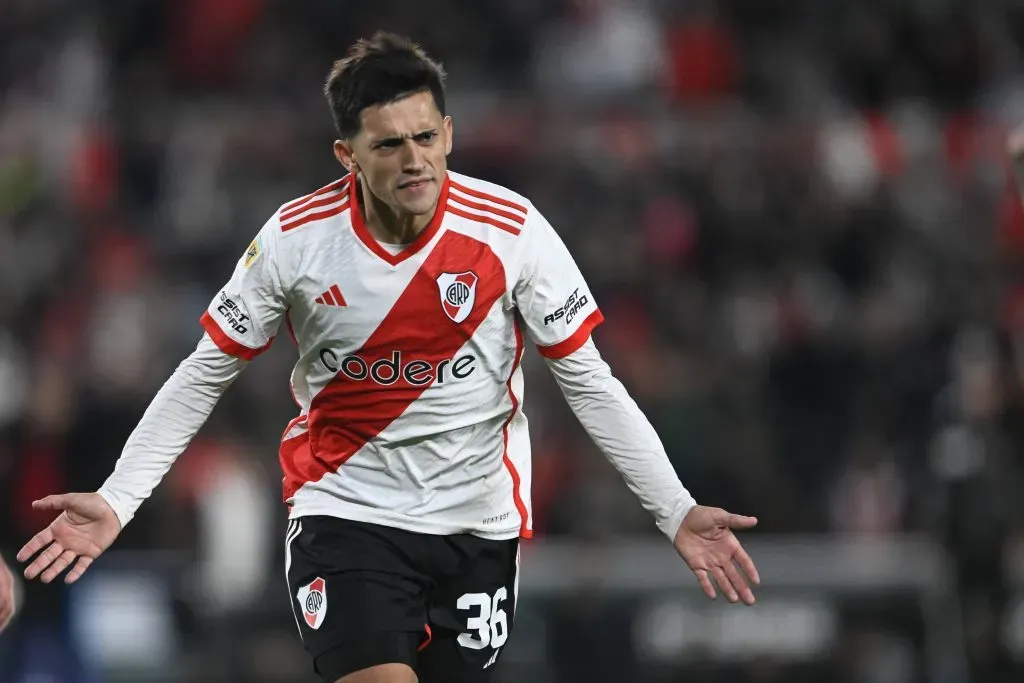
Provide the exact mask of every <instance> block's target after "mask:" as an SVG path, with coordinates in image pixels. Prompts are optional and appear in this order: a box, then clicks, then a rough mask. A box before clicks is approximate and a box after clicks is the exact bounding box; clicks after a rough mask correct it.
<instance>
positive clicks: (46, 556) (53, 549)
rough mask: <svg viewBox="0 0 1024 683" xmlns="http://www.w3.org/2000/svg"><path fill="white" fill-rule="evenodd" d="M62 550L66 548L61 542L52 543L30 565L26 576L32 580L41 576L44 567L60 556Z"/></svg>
mask: <svg viewBox="0 0 1024 683" xmlns="http://www.w3.org/2000/svg"><path fill="white" fill-rule="evenodd" d="M62 552H64V548H62V547H61V545H60V543H56V542H54V543H52V544H51V545H50V547H49V548H47V549H46V550H44V551H43V552H42V554H41V555H40V556H39V557H37V558H36V559H35V561H34V562H33V563H32V564H30V565H29V566H28V568H27V569H26V570H25V578H26V579H30V580H31V579H34V578H36V577H37V576H39V574H40V573H41V572H42V571H43V570H44V569H46V568H47V567H49V566H50V564H51V563H52V562H53V561H54V560H56V559H57V558H58V557H60V554H61V553H62Z"/></svg>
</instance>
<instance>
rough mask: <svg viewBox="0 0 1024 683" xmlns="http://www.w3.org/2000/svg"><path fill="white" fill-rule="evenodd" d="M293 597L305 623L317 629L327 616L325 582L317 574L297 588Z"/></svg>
mask: <svg viewBox="0 0 1024 683" xmlns="http://www.w3.org/2000/svg"><path fill="white" fill-rule="evenodd" d="M295 597H296V599H298V601H299V607H301V608H302V617H303V618H304V619H305V620H306V624H308V625H309V627H310V628H311V629H313V630H314V631H315V630H317V629H319V628H320V626H321V625H322V624H323V623H324V617H326V616H327V582H326V581H324V580H323V579H322V578H320V577H319V576H318V577H316V578H315V579H313V580H312V581H310V582H309V583H307V584H306V585H305V586H302V587H301V588H299V592H298V593H296V595H295Z"/></svg>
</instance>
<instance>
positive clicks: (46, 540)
mask: <svg viewBox="0 0 1024 683" xmlns="http://www.w3.org/2000/svg"><path fill="white" fill-rule="evenodd" d="M51 543H53V532H52V531H50V528H49V527H47V528H45V529H43V530H42V531H40V532H39V533H38V534H36V535H35V536H33V537H32V539H31V540H30V541H29V542H28V543H26V544H25V545H23V546H22V547H21V550H19V551H18V555H17V558H18V562H25V561H26V560H28V558H30V557H32V556H33V555H35V554H36V553H38V552H39V551H40V550H42V549H43V548H45V547H46V546H48V545H50V544H51Z"/></svg>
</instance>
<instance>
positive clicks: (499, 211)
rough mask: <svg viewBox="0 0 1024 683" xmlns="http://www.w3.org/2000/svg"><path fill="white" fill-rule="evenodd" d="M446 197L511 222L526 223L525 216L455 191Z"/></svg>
mask: <svg viewBox="0 0 1024 683" xmlns="http://www.w3.org/2000/svg"><path fill="white" fill-rule="evenodd" d="M448 199H450V200H451V201H453V202H458V203H459V204H462V205H463V206H468V207H469V208H471V209H475V210H476V211H484V212H487V213H493V214H494V215H495V216H501V217H502V218H507V219H508V220H510V221H512V222H513V223H518V224H519V225H523V224H525V223H526V216H520V215H518V214H514V213H512V212H511V211H505V210H503V209H499V208H498V207H496V206H490V205H488V204H481V203H480V202H474V201H470V200H468V199H466V198H465V197H460V196H459V195H458V194H457V193H452V194H450V195H448Z"/></svg>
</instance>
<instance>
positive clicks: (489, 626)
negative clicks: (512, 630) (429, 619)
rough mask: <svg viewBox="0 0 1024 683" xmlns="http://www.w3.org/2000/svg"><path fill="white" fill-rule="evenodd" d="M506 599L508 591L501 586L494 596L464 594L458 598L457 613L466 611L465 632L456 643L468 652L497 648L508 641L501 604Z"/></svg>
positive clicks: (506, 621)
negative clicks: (467, 613)
mask: <svg viewBox="0 0 1024 683" xmlns="http://www.w3.org/2000/svg"><path fill="white" fill-rule="evenodd" d="M507 598H508V591H507V590H506V589H505V587H504V586H501V587H500V588H498V590H496V591H495V592H494V595H488V594H487V593H466V594H465V595H463V596H462V597H460V598H459V600H458V602H457V603H456V606H457V607H458V608H459V611H468V612H469V613H470V615H469V618H468V619H467V620H466V632H465V633H462V634H460V635H459V638H458V642H459V645H461V646H462V647H465V648H468V649H470V650H483V649H484V648H486V647H492V648H499V647H501V646H502V645H504V644H505V641H506V640H508V619H507V617H506V615H505V610H504V609H503V608H502V603H503V602H505V600H506V599H507Z"/></svg>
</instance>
